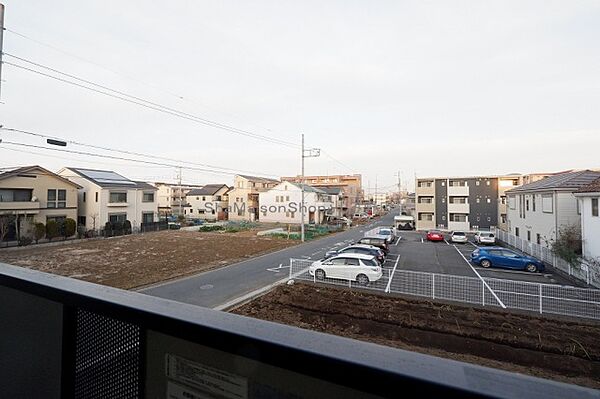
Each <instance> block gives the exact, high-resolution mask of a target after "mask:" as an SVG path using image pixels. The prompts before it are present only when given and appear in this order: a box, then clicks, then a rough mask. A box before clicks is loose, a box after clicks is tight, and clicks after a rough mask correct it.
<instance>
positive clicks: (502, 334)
mask: <svg viewBox="0 0 600 399" xmlns="http://www.w3.org/2000/svg"><path fill="white" fill-rule="evenodd" d="M232 312H233V313H237V314H241V315H245V316H250V317H255V318H259V319H263V320H269V321H274V322H279V323H283V324H289V325H293V326H297V327H301V328H306V329H310V330H316V331H321V332H326V333H330V334H335V335H340V336H345V337H350V338H354V339H359V340H363V341H369V342H375V343H378V344H382V345H387V346H392V347H396V348H401V349H407V350H411V351H415V352H421V353H426V354H430V355H434V356H440V357H445V358H450V359H455V360H460V361H464V362H470V363H475V364H480V365H483V366H488V367H494V368H499V369H504V370H508V371H513V372H518V373H522V374H528V375H533V376H537V377H542V378H547V379H552V380H556V381H562V382H567V383H571V384H578V385H583V386H588V387H592V388H596V389H598V388H600V324H597V323H593V322H589V323H588V322H586V321H580V320H576V319H562V318H549V317H542V316H539V317H538V316H535V315H528V314H522V313H508V312H504V311H495V310H487V309H483V308H473V307H468V306H460V305H454V304H452V305H449V304H445V303H434V302H431V301H423V300H416V299H406V298H401V297H393V296H379V295H375V294H371V293H366V292H362V291H350V290H346V289H340V288H333V287H323V286H319V285H308V284H303V283H300V284H298V283H297V284H294V285H293V286H285V285H284V286H280V287H278V288H277V289H275V290H273V291H271V292H269V293H268V294H266V295H264V296H262V297H259V298H257V299H255V300H254V301H252V302H250V303H247V304H245V305H243V306H241V307H239V308H237V309H235V310H233V311H232Z"/></svg>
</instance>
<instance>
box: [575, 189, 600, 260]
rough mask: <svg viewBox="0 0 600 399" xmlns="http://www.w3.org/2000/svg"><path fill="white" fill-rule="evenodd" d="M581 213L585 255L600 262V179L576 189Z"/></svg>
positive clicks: (583, 251)
mask: <svg viewBox="0 0 600 399" xmlns="http://www.w3.org/2000/svg"><path fill="white" fill-rule="evenodd" d="M575 197H576V198H577V199H578V200H579V212H580V213H581V215H580V216H581V241H582V254H583V257H584V258H586V259H590V260H596V261H599V262H600V212H599V204H598V203H599V202H600V179H596V180H594V181H593V182H592V183H590V184H588V185H586V186H583V187H581V188H580V189H579V190H577V191H575Z"/></svg>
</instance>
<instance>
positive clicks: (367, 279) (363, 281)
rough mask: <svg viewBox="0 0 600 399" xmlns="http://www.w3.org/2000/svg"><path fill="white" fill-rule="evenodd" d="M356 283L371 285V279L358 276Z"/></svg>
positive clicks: (361, 275) (362, 275)
mask: <svg viewBox="0 0 600 399" xmlns="http://www.w3.org/2000/svg"><path fill="white" fill-rule="evenodd" d="M356 281H357V282H358V284H360V285H363V286H364V285H368V284H369V278H368V277H367V276H366V275H364V274H359V275H358V276H356Z"/></svg>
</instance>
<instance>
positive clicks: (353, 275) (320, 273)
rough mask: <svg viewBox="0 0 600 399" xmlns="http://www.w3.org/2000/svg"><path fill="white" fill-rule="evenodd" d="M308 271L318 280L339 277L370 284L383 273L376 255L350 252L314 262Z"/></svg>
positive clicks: (361, 283)
mask: <svg viewBox="0 0 600 399" xmlns="http://www.w3.org/2000/svg"><path fill="white" fill-rule="evenodd" d="M308 272H309V273H310V275H311V276H314V277H315V278H316V279H317V280H324V279H325V278H338V279H342V280H350V281H356V282H358V284H360V285H368V284H369V283H370V282H372V281H377V280H379V279H380V278H381V276H382V275H383V271H382V270H381V266H380V265H379V262H378V261H377V259H376V258H375V257H374V256H372V255H363V254H349V253H344V254H340V255H337V256H334V257H332V258H329V259H321V260H318V261H316V262H313V264H312V265H310V267H309V268H308Z"/></svg>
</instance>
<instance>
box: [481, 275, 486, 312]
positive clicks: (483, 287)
mask: <svg viewBox="0 0 600 399" xmlns="http://www.w3.org/2000/svg"><path fill="white" fill-rule="evenodd" d="M481 302H482V305H483V306H485V283H484V282H483V281H482V282H481Z"/></svg>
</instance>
